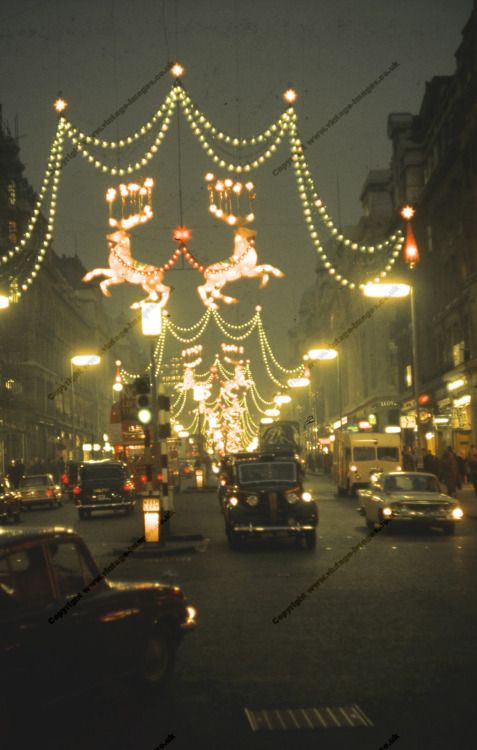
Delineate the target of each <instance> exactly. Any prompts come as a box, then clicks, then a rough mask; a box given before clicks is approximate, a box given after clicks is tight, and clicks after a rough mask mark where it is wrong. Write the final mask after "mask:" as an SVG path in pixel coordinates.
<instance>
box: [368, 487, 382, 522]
mask: <svg viewBox="0 0 477 750" xmlns="http://www.w3.org/2000/svg"><path fill="white" fill-rule="evenodd" d="M371 505H372V515H371V519H372V520H373V521H375V522H376V523H380V522H381V510H382V508H383V505H384V485H383V482H382V480H379V481H376V482H374V484H373V485H372V491H371Z"/></svg>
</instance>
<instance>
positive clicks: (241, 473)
mask: <svg viewBox="0 0 477 750" xmlns="http://www.w3.org/2000/svg"><path fill="white" fill-rule="evenodd" d="M237 469H238V480H239V483H240V484H256V483H259V482H295V481H296V478H297V474H296V464H295V463H293V462H292V461H268V462H250V463H243V464H238V466H237Z"/></svg>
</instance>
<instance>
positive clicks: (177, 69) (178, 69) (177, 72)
mask: <svg viewBox="0 0 477 750" xmlns="http://www.w3.org/2000/svg"><path fill="white" fill-rule="evenodd" d="M171 73H172V75H173V76H174V78H180V77H181V76H182V75H184V73H185V68H184V67H183V66H182V65H181V64H180V63H175V64H174V65H173V66H172V68H171Z"/></svg>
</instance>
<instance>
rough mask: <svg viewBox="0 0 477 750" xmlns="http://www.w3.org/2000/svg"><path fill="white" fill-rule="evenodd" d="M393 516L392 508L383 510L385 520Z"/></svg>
mask: <svg viewBox="0 0 477 750" xmlns="http://www.w3.org/2000/svg"><path fill="white" fill-rule="evenodd" d="M392 514H393V512H392V509H391V508H383V516H385V518H389V517H390V516H392Z"/></svg>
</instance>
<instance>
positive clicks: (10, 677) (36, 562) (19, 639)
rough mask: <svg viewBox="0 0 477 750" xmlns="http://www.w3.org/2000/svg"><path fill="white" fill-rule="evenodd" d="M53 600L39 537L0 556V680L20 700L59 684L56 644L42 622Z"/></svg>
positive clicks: (44, 696)
mask: <svg viewBox="0 0 477 750" xmlns="http://www.w3.org/2000/svg"><path fill="white" fill-rule="evenodd" d="M54 601H55V593H54V587H53V583H52V580H51V577H50V573H49V569H48V564H47V559H46V556H45V551H44V546H43V544H42V543H41V542H37V541H35V542H28V543H24V544H23V545H19V546H17V547H14V548H12V549H11V550H7V551H5V552H4V553H3V554H2V555H1V556H0V673H1V674H2V679H1V680H0V682H2V683H3V684H4V686H6V685H8V690H9V692H10V693H11V695H14V696H19V698H20V699H21V700H22V701H23V702H24V703H25V704H27V703H29V702H30V703H33V702H35V701H37V702H38V701H39V700H40V699H41V700H43V699H47V698H49V697H51V696H52V694H55V693H58V691H61V690H62V685H61V677H62V670H61V666H62V665H61V649H59V648H58V642H57V638H56V634H55V633H54V632H53V630H52V629H51V626H50V625H49V624H48V617H49V614H50V612H51V608H52V607H53V606H54Z"/></svg>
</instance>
